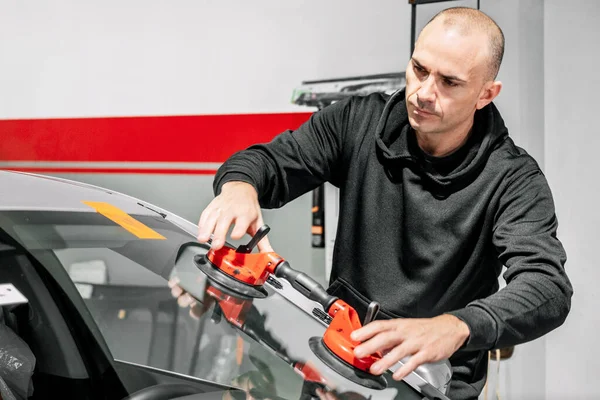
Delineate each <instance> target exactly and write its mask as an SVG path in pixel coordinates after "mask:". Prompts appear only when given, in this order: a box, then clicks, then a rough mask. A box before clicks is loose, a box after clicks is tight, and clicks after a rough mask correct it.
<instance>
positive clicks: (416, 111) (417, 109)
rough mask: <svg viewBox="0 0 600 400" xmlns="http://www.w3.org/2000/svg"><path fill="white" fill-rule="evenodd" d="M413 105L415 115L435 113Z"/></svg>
mask: <svg viewBox="0 0 600 400" xmlns="http://www.w3.org/2000/svg"><path fill="white" fill-rule="evenodd" d="M413 107H414V113H415V114H417V115H423V116H429V115H435V114H434V113H432V112H430V111H427V110H423V109H422V108H419V107H417V106H415V105H413Z"/></svg>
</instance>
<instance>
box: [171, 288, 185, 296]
mask: <svg viewBox="0 0 600 400" xmlns="http://www.w3.org/2000/svg"><path fill="white" fill-rule="evenodd" d="M182 294H183V289H182V288H181V286H173V287H172V288H171V296H173V297H175V298H178V297H179V296H181V295H182Z"/></svg>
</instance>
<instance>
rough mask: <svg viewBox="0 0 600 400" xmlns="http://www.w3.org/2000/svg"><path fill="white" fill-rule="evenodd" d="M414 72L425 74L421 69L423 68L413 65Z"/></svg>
mask: <svg viewBox="0 0 600 400" xmlns="http://www.w3.org/2000/svg"><path fill="white" fill-rule="evenodd" d="M415 71H417V72H420V73H423V72H425V70H424V69H423V67H419V66H418V65H415Z"/></svg>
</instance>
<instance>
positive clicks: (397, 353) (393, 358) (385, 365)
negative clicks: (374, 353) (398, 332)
mask: <svg viewBox="0 0 600 400" xmlns="http://www.w3.org/2000/svg"><path fill="white" fill-rule="evenodd" d="M414 352H416V351H415V350H412V349H409V347H408V345H407V344H406V342H404V343H402V344H400V345H398V346H396V347H394V348H393V349H392V350H391V351H390V352H389V353H387V354H386V355H385V356H383V358H382V359H381V360H379V361H377V362H376V363H374V364H373V365H372V366H371V369H370V371H371V373H373V374H376V375H379V374H382V373H383V372H385V371H387V370H388V369H389V368H390V367H391V366H392V365H394V364H396V363H397V362H398V361H400V360H402V359H403V358H404V357H406V356H407V355H411V354H412V353H414Z"/></svg>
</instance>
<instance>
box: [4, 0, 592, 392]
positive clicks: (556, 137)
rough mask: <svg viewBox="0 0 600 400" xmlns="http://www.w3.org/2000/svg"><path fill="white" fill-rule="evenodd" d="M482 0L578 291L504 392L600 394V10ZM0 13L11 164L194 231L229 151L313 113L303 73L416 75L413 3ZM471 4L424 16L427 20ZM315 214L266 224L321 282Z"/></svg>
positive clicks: (266, 0) (520, 357)
mask: <svg viewBox="0 0 600 400" xmlns="http://www.w3.org/2000/svg"><path fill="white" fill-rule="evenodd" d="M480 3H481V9H482V10H483V11H484V12H486V13H488V14H489V15H490V16H491V17H493V18H494V19H495V20H496V21H497V22H498V23H499V25H500V26H501V27H502V28H503V30H504V33H505V35H506V53H505V59H504V63H503V66H502V69H501V71H500V76H499V79H500V80H501V81H503V83H504V88H503V91H502V94H501V95H500V97H499V98H498V100H497V101H496V104H497V105H498V107H499V108H500V111H501V112H502V114H503V116H504V118H505V120H506V123H507V125H508V127H509V129H510V132H511V135H512V137H513V138H514V139H515V141H516V142H517V144H519V145H520V146H522V147H524V148H526V149H527V150H528V151H529V152H530V153H531V154H532V155H533V156H534V157H535V158H536V159H537V160H538V162H539V163H540V165H542V167H543V169H544V171H545V173H546V175H547V177H548V179H549V181H550V185H551V187H552V189H553V192H554V196H555V201H556V206H557V212H558V217H559V221H560V231H559V234H560V237H561V239H562V241H563V242H564V244H565V247H566V248H567V253H568V255H569V260H568V263H567V268H568V273H569V276H570V278H571V280H572V282H573V285H574V287H575V296H574V298H573V305H572V312H571V314H570V316H569V318H568V319H567V322H566V323H565V325H564V326H563V327H562V328H560V329H559V330H558V331H555V332H553V333H551V334H549V335H548V336H546V337H544V338H542V339H539V340H536V341H534V342H531V343H528V344H525V345H522V346H518V347H517V349H516V351H515V355H514V356H513V358H511V359H509V360H507V361H503V362H502V363H501V372H500V391H501V394H502V395H503V398H508V399H542V398H546V399H563V398H569V399H574V398H581V399H584V398H591V397H597V396H599V395H600V389H599V388H598V386H597V385H596V384H595V383H594V382H595V380H596V378H597V377H596V376H595V372H596V371H598V370H600V354H599V352H598V350H597V347H596V346H595V342H594V339H595V338H596V337H597V332H598V329H600V317H599V313H598V312H597V307H598V306H599V305H600V303H599V302H598V295H597V293H598V292H597V289H596V282H597V281H598V280H599V279H600V272H599V270H598V269H597V268H594V267H595V264H596V254H595V252H594V251H593V249H594V246H595V245H596V241H597V240H598V238H599V237H600V235H599V234H598V229H597V227H598V226H599V225H600V213H599V212H598V210H597V206H596V204H595V203H596V201H595V199H596V198H597V195H598V194H600V190H599V188H598V185H597V183H596V182H597V179H596V176H595V169H597V168H598V167H600V164H599V161H598V158H596V157H594V153H593V152H594V150H595V149H597V148H599V147H600V136H599V135H598V133H599V132H598V128H597V123H596V121H595V118H594V117H595V114H596V113H595V112H596V107H595V105H596V104H597V100H596V98H595V97H596V96H595V94H596V93H597V92H598V91H600V78H599V75H598V74H597V72H596V71H595V69H596V68H595V67H596V65H597V63H598V62H599V61H600V55H599V54H598V51H597V49H598V43H599V42H600V31H599V30H598V29H597V28H596V25H597V24H596V23H597V20H598V18H600V3H599V2H597V1H595V0H573V1H569V2H566V1H560V0H546V1H543V0H503V1H494V0H481V2H480ZM1 4H2V10H1V11H2V12H0V35H1V37H2V40H1V41H0V54H2V63H0V72H1V73H0V90H1V93H2V96H0V160H1V161H0V167H2V168H14V169H21V170H29V171H34V172H42V173H48V174H53V175H57V176H61V177H67V178H71V179H75V180H80V181H85V182H89V183H93V184H97V185H101V186H105V187H109V188H112V189H114V190H118V191H121V192H124V193H127V194H131V195H134V196H137V197H140V198H143V199H145V200H147V201H150V202H152V203H155V204H157V205H159V206H162V207H164V208H166V209H169V210H171V211H173V212H175V213H178V214H179V215H181V216H183V217H185V218H187V219H189V220H191V221H197V220H198V217H199V214H200V212H201V211H202V209H203V208H204V206H206V205H207V204H208V202H209V201H210V200H211V199H212V186H211V184H212V178H213V176H212V175H211V174H212V173H214V170H215V169H216V168H218V166H219V165H220V163H221V162H222V161H224V159H225V158H226V157H227V155H229V154H231V153H232V152H233V151H235V150H237V149H240V148H243V147H245V146H246V145H248V144H251V143H254V142H257V141H265V140H269V139H270V138H271V137H272V136H274V135H275V134H276V133H278V132H280V131H282V130H284V129H287V128H295V127H296V126H298V125H299V124H300V123H301V122H303V121H304V120H306V119H307V118H308V116H309V115H310V112H312V111H314V110H311V109H307V108H303V107H299V106H294V105H292V104H291V103H290V98H291V94H292V91H293V88H295V87H297V86H298V85H299V84H300V83H301V82H302V81H304V80H309V79H325V78H337V77H344V76H353V75H363V74H376V73H383V72H397V71H403V70H404V69H405V66H406V63H407V62H408V59H409V49H410V6H409V5H408V4H407V1H406V0H377V1H375V2H366V1H357V0H329V1H327V2H322V1H317V0H305V1H296V2H277V1H274V0H258V1H253V2H247V1H242V0H231V1H228V2H218V1H212V0H206V1H201V2H199V1H192V0H187V1H180V2H178V3H177V5H175V4H173V3H172V2H167V1H159V0H151V1H141V0H135V1H128V2H119V1H116V0H108V1H104V2H102V3H101V4H100V3H97V4H92V3H86V2H78V1H74V0H60V1H53V2H39V3H36V4H35V6H33V5H32V4H31V3H23V2H8V1H4V2H2V3H1ZM475 4H476V1H474V0H473V1H456V2H451V3H445V4H444V3H443V5H428V6H419V12H418V24H417V27H418V28H419V29H420V28H421V27H422V26H423V24H424V23H425V22H426V21H427V20H428V18H429V17H430V16H432V15H433V14H434V13H435V12H437V11H438V10H440V9H441V8H443V7H446V6H453V5H466V6H470V7H474V6H475ZM114 117H116V118H114ZM130 117H136V118H130ZM40 195H43V194H40ZM0 196H1V194H0ZM310 208H311V197H310V195H306V196H303V197H302V198H300V199H298V200H296V201H295V202H293V203H291V204H289V205H288V206H286V207H284V208H283V209H282V210H277V211H267V212H265V218H266V220H267V223H269V224H270V225H271V227H272V233H271V235H270V237H271V241H272V243H273V245H274V246H275V248H276V249H277V251H278V252H279V253H281V254H282V255H284V256H285V257H286V258H288V259H289V260H290V261H291V262H292V264H293V265H294V267H296V268H298V269H302V270H304V271H307V272H308V273H310V274H311V275H313V276H315V277H317V278H319V279H321V280H324V279H325V276H324V274H323V271H324V268H323V264H324V252H323V250H322V249H311V243H310V241H311V238H310V226H311V212H310Z"/></svg>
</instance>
